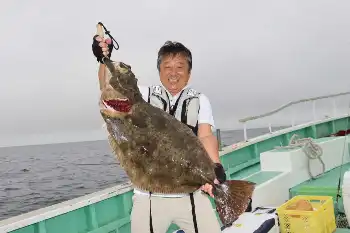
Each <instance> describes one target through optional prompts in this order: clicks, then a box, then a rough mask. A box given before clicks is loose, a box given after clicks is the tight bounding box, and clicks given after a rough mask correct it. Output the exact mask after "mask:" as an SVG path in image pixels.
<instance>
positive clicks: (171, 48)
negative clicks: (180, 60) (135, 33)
mask: <svg viewBox="0 0 350 233" xmlns="http://www.w3.org/2000/svg"><path fill="white" fill-rule="evenodd" d="M177 54H182V55H183V56H185V57H186V59H187V62H188V71H189V72H191V70H192V54H191V51H190V50H189V49H188V48H186V47H185V46H184V45H183V44H181V43H179V42H172V41H167V42H165V44H164V45H163V46H162V47H161V48H160V49H159V51H158V59H157V69H158V71H160V63H162V59H163V58H164V57H166V56H168V55H173V56H174V55H177Z"/></svg>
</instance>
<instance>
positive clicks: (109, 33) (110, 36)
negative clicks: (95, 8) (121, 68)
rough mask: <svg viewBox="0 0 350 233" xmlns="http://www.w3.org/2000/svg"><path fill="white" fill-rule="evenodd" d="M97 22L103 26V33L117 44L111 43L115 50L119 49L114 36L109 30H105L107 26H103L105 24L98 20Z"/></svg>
mask: <svg viewBox="0 0 350 233" xmlns="http://www.w3.org/2000/svg"><path fill="white" fill-rule="evenodd" d="M97 24H99V25H101V26H102V27H103V29H104V30H105V33H106V34H107V35H108V36H109V38H111V39H112V40H113V41H114V42H115V44H116V45H117V46H118V47H115V45H114V43H113V47H114V49H115V50H118V49H119V44H118V42H117V41H116V40H115V39H114V37H113V36H112V35H111V32H110V31H108V30H107V28H106V27H105V25H103V23H102V22H98V23H97Z"/></svg>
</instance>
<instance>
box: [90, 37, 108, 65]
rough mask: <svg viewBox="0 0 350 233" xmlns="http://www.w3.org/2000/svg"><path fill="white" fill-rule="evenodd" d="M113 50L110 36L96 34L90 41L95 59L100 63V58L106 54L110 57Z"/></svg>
mask: <svg viewBox="0 0 350 233" xmlns="http://www.w3.org/2000/svg"><path fill="white" fill-rule="evenodd" d="M112 50H113V41H112V40H111V39H110V38H107V39H104V38H101V37H100V36H98V35H95V36H94V37H93V41H92V52H93V54H94V55H95V57H96V58H97V61H98V62H100V63H102V64H103V62H102V58H103V57H104V56H107V57H108V58H110V57H111V55H112Z"/></svg>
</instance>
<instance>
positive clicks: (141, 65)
mask: <svg viewBox="0 0 350 233" xmlns="http://www.w3.org/2000/svg"><path fill="white" fill-rule="evenodd" d="M349 10H350V2H349V1H347V0H337V1H332V0H308V1H305V0H293V1H286V0H264V1H261V0H250V1H242V0H240V1H238V0H221V1H215V4H214V1H209V0H200V1H199V0H197V1H185V0H176V1H174V0H173V1H169V0H148V1H141V0H137V1H136V0H129V1H119V0H114V1H109V0H105V1H101V2H100V3H99V2H96V1H82V0H76V1H67V0H60V1H44V0H31V1H22V0H21V1H20V0H12V1H5V2H3V3H2V4H1V8H0V19H1V20H0V28H1V31H2V33H1V35H2V36H1V38H0V51H1V52H0V67H1V75H0V82H1V85H0V106H1V109H2V110H1V114H0V146H8V145H18V144H32V143H39V144H40V143H48V142H53V141H57V142H58V141H60V142H61V141H75V140H77V141H79V140H95V139H99V138H103V137H105V136H106V133H105V131H104V130H103V129H102V123H103V122H102V119H101V117H100V114H99V109H98V104H97V103H98V98H99V87H98V78H97V69H98V64H97V62H96V59H95V58H94V56H93V54H92V51H91V43H92V37H93V36H94V34H95V33H96V24H97V22H99V21H101V22H103V23H104V24H105V26H106V27H107V28H108V29H109V30H110V31H111V34H112V35H113V36H114V38H115V39H116V40H117V41H118V43H119V45H120V49H119V50H118V51H113V52H112V59H114V60H121V61H123V62H125V63H128V64H130V65H131V66H132V69H133V71H134V73H135V74H136V76H137V77H138V79H139V83H140V84H141V85H152V84H158V83H159V76H158V72H157V69H156V59H157V52H158V49H159V48H160V47H161V46H162V44H163V43H164V42H165V41H166V40H176V41H180V42H182V43H183V44H185V45H186V46H187V47H188V48H189V49H191V51H192V55H193V71H192V76H191V80H190V82H191V85H192V86H193V87H194V88H195V89H197V90H199V91H200V92H202V93H204V94H205V95H207V96H208V97H209V99H210V102H211V104H212V108H213V113H214V119H215V122H216V127H217V128H222V129H234V128H241V127H242V125H241V124H240V123H239V122H238V119H240V118H243V117H246V116H250V115H255V114H261V113H264V112H266V111H270V110H273V109H275V108H278V107H279V106H281V105H283V104H285V103H287V102H290V101H294V100H298V99H301V98H309V97H314V96H319V95H327V94H333V93H338V92H346V91H349V90H350V78H349V74H350V66H349V64H348V63H349V61H350V31H349V30H350V29H349V28H350V15H349V13H348V12H349ZM348 101H349V97H346V98H345V99H344V98H343V99H342V101H339V104H337V106H338V108H341V107H340V105H341V104H340V102H341V103H342V104H343V105H344V106H343V108H344V109H345V108H346V107H347V106H348V105H349V103H347V102H348ZM316 105H317V107H318V110H319V112H318V113H320V112H321V113H320V114H321V115H322V114H324V112H326V113H327V114H331V113H332V102H331V101H330V100H327V101H321V103H319V102H318V103H317V104H316ZM344 109H343V110H344ZM288 111H289V110H288ZM327 111H328V112H327ZM345 112H346V109H345ZM295 114H296V118H300V119H301V118H308V117H311V116H312V105H311V104H308V105H307V106H306V105H305V106H303V107H302V110H300V109H299V110H298V111H296V113H295ZM276 117H277V118H276ZM276 117H275V118H273V119H272V118H271V119H265V120H264V122H262V124H266V123H267V122H268V121H273V122H272V123H276V122H280V123H281V122H282V123H285V122H289V121H290V118H291V114H290V112H285V113H283V114H282V113H281V114H280V115H279V116H276ZM251 125H254V124H253V123H252V124H251V123H248V127H249V126H251Z"/></svg>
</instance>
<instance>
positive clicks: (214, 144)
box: [198, 94, 220, 163]
mask: <svg viewBox="0 0 350 233" xmlns="http://www.w3.org/2000/svg"><path fill="white" fill-rule="evenodd" d="M199 103H200V110H199V114H198V137H199V140H200V141H201V142H202V144H203V146H204V148H205V150H206V151H207V152H208V154H209V156H210V158H211V159H212V160H213V162H214V163H220V159H219V146H218V141H217V139H216V137H215V135H214V134H213V132H212V127H214V117H213V113H212V108H211V104H210V102H209V99H208V98H207V97H206V96H205V95H203V94H201V96H200V97H199Z"/></svg>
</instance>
